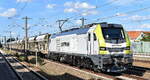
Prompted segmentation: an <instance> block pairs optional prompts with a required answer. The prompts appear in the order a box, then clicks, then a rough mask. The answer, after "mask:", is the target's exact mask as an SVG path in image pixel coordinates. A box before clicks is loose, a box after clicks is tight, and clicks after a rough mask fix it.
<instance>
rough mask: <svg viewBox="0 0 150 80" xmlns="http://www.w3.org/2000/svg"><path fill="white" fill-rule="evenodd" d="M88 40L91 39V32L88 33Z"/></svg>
mask: <svg viewBox="0 0 150 80" xmlns="http://www.w3.org/2000/svg"><path fill="white" fill-rule="evenodd" d="M90 40H91V34H90V33H88V41H90Z"/></svg>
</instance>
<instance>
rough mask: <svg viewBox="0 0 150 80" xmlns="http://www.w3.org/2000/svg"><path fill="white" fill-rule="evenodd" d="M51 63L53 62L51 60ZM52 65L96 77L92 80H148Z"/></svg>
mask: <svg viewBox="0 0 150 80" xmlns="http://www.w3.org/2000/svg"><path fill="white" fill-rule="evenodd" d="M50 61H51V60H50ZM51 62H52V63H55V64H58V65H59V66H65V68H67V67H68V68H71V69H72V70H76V71H79V72H83V73H87V74H90V75H93V76H94V77H93V78H92V79H90V80H147V79H144V78H142V77H140V76H133V75H130V74H128V73H104V72H95V71H92V70H89V69H80V68H78V67H76V66H70V65H68V64H64V63H59V62H56V61H51Z"/></svg>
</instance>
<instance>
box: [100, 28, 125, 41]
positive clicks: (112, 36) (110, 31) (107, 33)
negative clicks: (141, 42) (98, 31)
mask: <svg viewBox="0 0 150 80" xmlns="http://www.w3.org/2000/svg"><path fill="white" fill-rule="evenodd" d="M102 33H103V37H104V39H105V41H106V42H110V43H120V42H124V41H125V36H124V31H123V28H121V27H105V28H102Z"/></svg>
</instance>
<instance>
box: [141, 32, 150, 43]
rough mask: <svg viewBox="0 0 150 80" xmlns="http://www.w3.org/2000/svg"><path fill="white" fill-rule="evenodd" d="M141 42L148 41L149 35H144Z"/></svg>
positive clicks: (149, 39)
mask: <svg viewBox="0 0 150 80" xmlns="http://www.w3.org/2000/svg"><path fill="white" fill-rule="evenodd" d="M141 41H150V33H145V35H144V37H143V38H142V39H141Z"/></svg>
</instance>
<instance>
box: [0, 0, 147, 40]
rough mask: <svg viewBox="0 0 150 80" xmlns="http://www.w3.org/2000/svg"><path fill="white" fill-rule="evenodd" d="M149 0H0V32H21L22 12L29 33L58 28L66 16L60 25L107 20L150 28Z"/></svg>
mask: <svg viewBox="0 0 150 80" xmlns="http://www.w3.org/2000/svg"><path fill="white" fill-rule="evenodd" d="M149 3H150V0H0V35H1V36H5V35H7V36H8V31H12V34H13V36H14V37H15V36H20V37H23V36H24V30H23V27H24V20H23V19H22V18H23V17H25V16H28V17H30V18H31V19H29V25H28V26H29V35H30V36H33V35H36V34H39V33H55V32H58V31H59V28H58V23H56V21H57V20H58V19H67V18H69V21H68V22H66V23H65V25H64V26H63V29H69V28H72V27H79V26H80V25H81V21H80V20H79V19H80V18H82V17H84V18H85V19H86V21H85V24H90V23H93V22H94V23H95V22H108V23H118V24H122V25H123V26H124V28H125V29H126V30H128V31H129V30H138V31H139V30H142V31H150V5H149Z"/></svg>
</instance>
